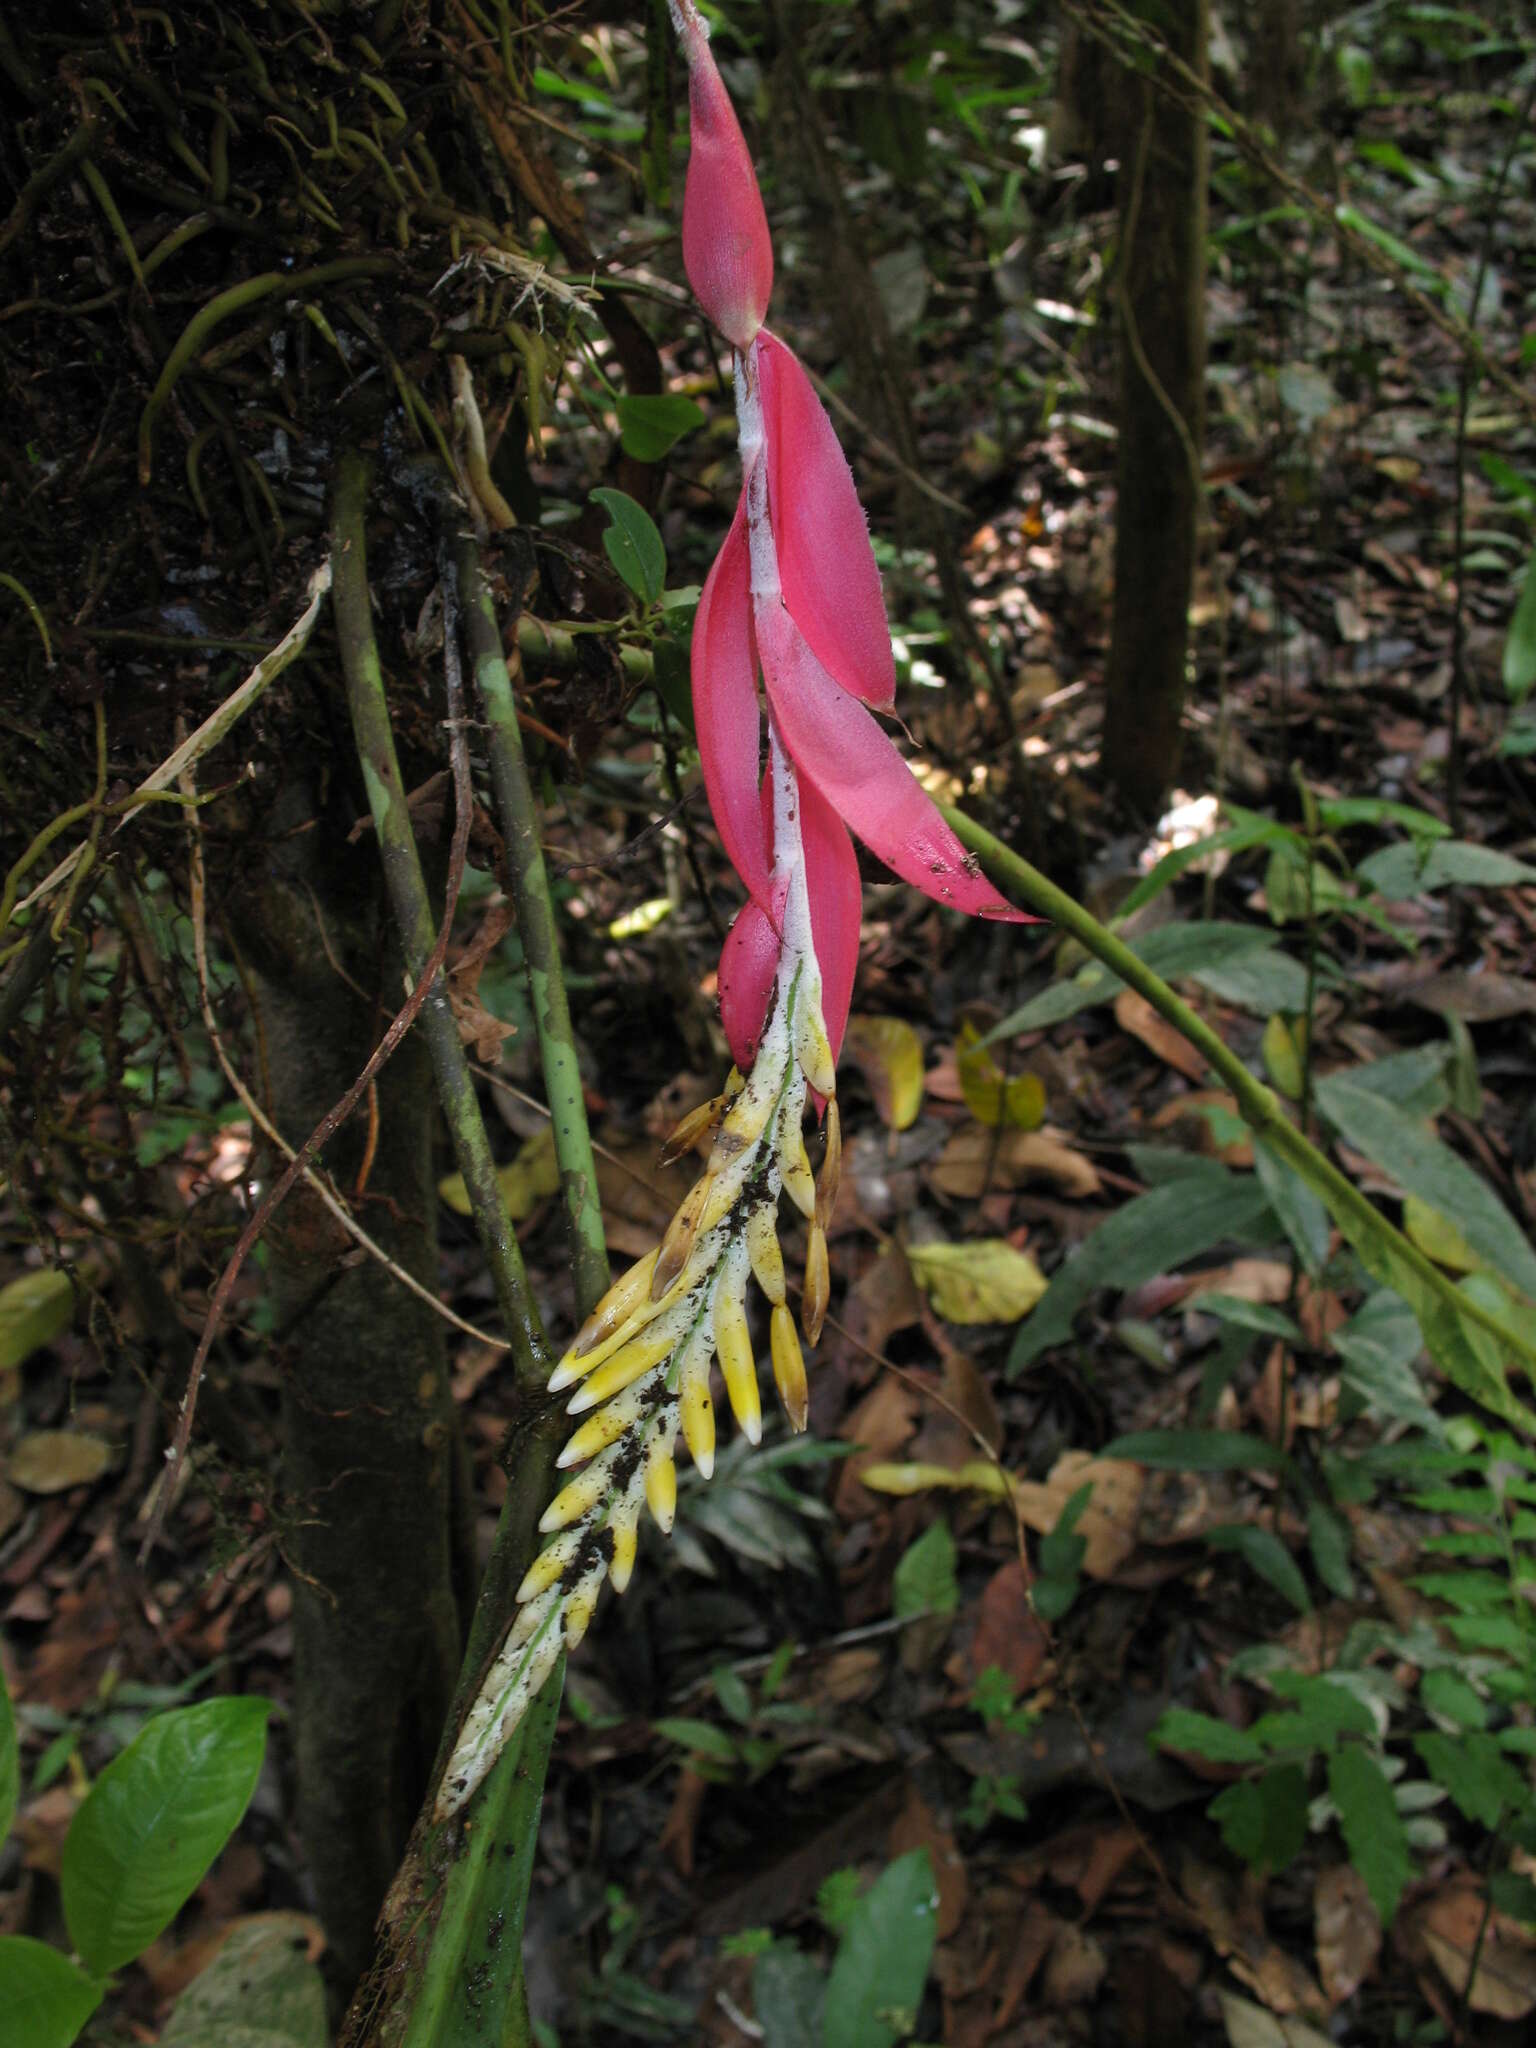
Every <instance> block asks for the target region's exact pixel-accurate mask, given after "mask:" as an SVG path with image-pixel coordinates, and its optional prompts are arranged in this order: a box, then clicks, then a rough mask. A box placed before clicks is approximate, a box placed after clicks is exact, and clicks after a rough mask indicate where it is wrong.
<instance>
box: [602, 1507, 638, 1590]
mask: <svg viewBox="0 0 1536 2048" xmlns="http://www.w3.org/2000/svg"><path fill="white" fill-rule="evenodd" d="M610 1526H611V1528H612V1532H613V1555H612V1556H611V1557H610V1558H609V1560H608V1576H609V1578H610V1579H611V1580H612V1581H613V1590H614V1591H615V1593H622V1592H623V1591H624V1588H625V1587H626V1586H627V1585H628V1584H629V1579H630V1574H631V1572H633V1570H634V1568H635V1550H636V1547H637V1545H638V1542H639V1535H640V1532H639V1530H638V1529H637V1527H636V1526H635V1523H634V1521H633V1519H629V1520H625V1521H622V1522H617V1521H616V1522H614V1523H612V1524H611V1525H610Z"/></svg>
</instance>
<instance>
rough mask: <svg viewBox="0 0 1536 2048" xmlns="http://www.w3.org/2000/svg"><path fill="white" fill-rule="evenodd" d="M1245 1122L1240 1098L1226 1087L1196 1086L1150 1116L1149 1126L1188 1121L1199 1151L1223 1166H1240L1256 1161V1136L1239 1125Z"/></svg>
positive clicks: (1159, 1128)
mask: <svg viewBox="0 0 1536 2048" xmlns="http://www.w3.org/2000/svg"><path fill="white" fill-rule="evenodd" d="M1213 1116H1214V1118H1215V1121H1214V1122H1213ZM1241 1123H1242V1119H1241V1117H1239V1115H1238V1113H1237V1102H1236V1100H1235V1098H1234V1097H1232V1096H1231V1095H1229V1094H1228V1093H1227V1092H1226V1090H1225V1089H1224V1088H1193V1089H1190V1090H1189V1091H1188V1092H1187V1093H1186V1094H1184V1095H1175V1096H1174V1098H1173V1100H1172V1101H1171V1102H1165V1103H1164V1104H1163V1106H1162V1108H1161V1109H1160V1110H1158V1112H1157V1113H1156V1115H1155V1116H1151V1117H1149V1118H1148V1119H1147V1125H1148V1128H1149V1129H1150V1130H1154V1131H1166V1130H1168V1129H1169V1128H1171V1127H1172V1126H1173V1125H1175V1124H1187V1126H1188V1129H1189V1131H1190V1134H1191V1136H1192V1137H1193V1138H1194V1140H1195V1143H1196V1147H1197V1149H1198V1150H1199V1151H1201V1152H1203V1153H1205V1154H1206V1155H1207V1156H1208V1157H1210V1158H1212V1159H1219V1160H1220V1161H1221V1163H1222V1165H1223V1166H1232V1167H1237V1168H1239V1169H1241V1168H1245V1167H1250V1166H1252V1164H1253V1140H1252V1139H1251V1138H1250V1137H1249V1136H1248V1135H1247V1133H1246V1132H1245V1131H1243V1130H1242V1129H1240V1128H1239V1126H1240V1125H1241ZM1218 1126H1219V1128H1220V1130H1221V1133H1222V1135H1221V1136H1220V1137H1218V1136H1217V1128H1218Z"/></svg>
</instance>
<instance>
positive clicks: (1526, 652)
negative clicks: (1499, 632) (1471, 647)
mask: <svg viewBox="0 0 1536 2048" xmlns="http://www.w3.org/2000/svg"><path fill="white" fill-rule="evenodd" d="M1533 688H1536V550H1533V551H1532V554H1531V559H1530V561H1529V562H1528V563H1527V564H1526V570H1525V580H1524V582H1523V583H1522V584H1521V585H1520V601H1519V603H1518V604H1517V605H1516V606H1515V615H1514V617H1513V618H1512V619H1511V620H1510V622H1509V638H1508V639H1507V640H1506V641H1505V642H1504V690H1505V694H1506V695H1507V696H1508V697H1509V698H1510V700H1511V702H1513V703H1515V704H1520V703H1523V702H1524V700H1525V699H1526V698H1527V697H1529V695H1530V694H1531V691H1532V689H1533Z"/></svg>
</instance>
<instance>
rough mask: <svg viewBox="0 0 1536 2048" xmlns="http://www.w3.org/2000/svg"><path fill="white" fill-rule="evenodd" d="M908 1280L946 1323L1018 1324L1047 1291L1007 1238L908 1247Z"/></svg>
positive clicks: (1027, 1260) (1035, 1269) (1036, 1269)
mask: <svg viewBox="0 0 1536 2048" xmlns="http://www.w3.org/2000/svg"><path fill="white" fill-rule="evenodd" d="M907 1264H908V1265H909V1266H910V1267H911V1268H912V1278H913V1279H914V1280H915V1281H916V1282H917V1284H918V1286H919V1287H920V1288H921V1289H922V1291H923V1293H924V1294H926V1295H927V1297H928V1299H929V1301H930V1302H932V1304H933V1306H934V1309H935V1310H936V1311H937V1313H938V1314H939V1315H941V1316H943V1317H944V1319H945V1321H946V1322H950V1323H1016V1322H1017V1321H1018V1320H1019V1318H1020V1316H1025V1315H1028V1313H1029V1311H1030V1310H1031V1309H1032V1308H1033V1307H1034V1305H1035V1303H1036V1302H1037V1301H1039V1299H1040V1298H1041V1296H1042V1295H1043V1294H1044V1293H1045V1291H1046V1279H1045V1275H1044V1274H1043V1273H1042V1272H1041V1270H1040V1268H1039V1266H1038V1265H1036V1263H1035V1261H1034V1260H1033V1259H1032V1258H1031V1257H1030V1255H1029V1253H1028V1252H1021V1251H1019V1250H1018V1249H1017V1248H1016V1247H1015V1246H1013V1245H1011V1244H1009V1243H1008V1241H1007V1239H1006V1238H1001V1237H979V1238H970V1239H968V1240H966V1241H965V1242H964V1243H961V1244H909V1245H908V1246H907Z"/></svg>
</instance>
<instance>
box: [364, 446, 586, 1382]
mask: <svg viewBox="0 0 1536 2048" xmlns="http://www.w3.org/2000/svg"><path fill="white" fill-rule="evenodd" d="M368 470H369V465H368V461H367V458H366V457H365V456H363V455H361V454H359V453H357V452H356V451H348V453H346V454H345V455H343V457H342V459H341V468H340V472H339V475H338V477H337V483H336V500H335V505H334V508H333V511H332V520H331V561H332V575H333V589H332V600H333V603H334V605H335V611H336V639H337V645H338V647H339V649H340V653H341V667H342V674H343V676H344V678H345V681H346V690H347V705H348V709H349V710H350V712H351V714H352V730H353V733H354V735H355V737H356V740H357V750H358V756H359V758H360V760H361V762H362V769H363V781H364V784H365V785H366V788H367V791H368V807H369V809H370V811H371V812H372V813H373V822H374V827H375V829H376V831H377V832H378V835H379V851H380V854H381V855H382V857H383V862H384V881H385V886H386V887H387V889H388V891H389V899H390V903H391V905H392V907H393V910H394V915H395V923H396V926H397V928H398V930H399V934H400V943H401V946H402V948H403V950H404V953H405V963H406V967H407V969H408V971H409V972H410V973H411V974H412V975H415V974H419V973H420V971H421V969H422V967H423V965H424V964H425V962H426V960H427V958H428V956H429V954H430V953H431V951H432V946H433V941H434V939H435V938H436V930H435V926H434V922H433V917H432V906H431V902H430V899H429V898H428V895H427V884H426V877H425V876H424V875H423V873H422V869H421V857H420V855H419V854H418V852H417V850H416V836H415V833H414V832H413V831H412V829H411V814H410V811H409V808H408V807H407V804H406V800H405V785H404V783H403V782H402V781H401V778H400V763H399V760H398V759H397V757H396V754H395V740H394V734H393V732H392V731H391V729H390V723H389V705H388V702H387V700H386V697H385V694H384V674H383V670H382V668H381V667H380V664H379V650H378V644H377V642H376V641H375V639H374V635H373V617H372V612H371V609H370V601H369V595H368V555H367V547H366V543H365V539H364V519H363V513H364V507H365V505H366V501H367V495H368ZM421 1021H422V1026H423V1028H424V1030H425V1031H426V1034H427V1042H428V1045H429V1046H430V1048H431V1052H432V1065H433V1071H434V1072H435V1074H436V1076H437V1090H438V1096H439V1099H440V1100H441V1102H442V1107H443V1115H444V1118H445V1119H446V1121H447V1124H448V1135H449V1138H450V1140H451V1141H452V1144H453V1152H454V1159H455V1162H456V1163H457V1165H458V1169H459V1172H460V1173H461V1174H462V1175H463V1178H464V1186H465V1188H466V1189H467V1191H468V1194H469V1199H470V1206H471V1209H472V1212H473V1215H474V1219H475V1228H476V1230H477V1231H478V1233H479V1236H480V1243H481V1247H482V1249H483V1250H484V1252H485V1256H486V1261H487V1263H488V1265H489V1266H490V1269H491V1277H492V1280H493V1282H494V1284H495V1288H496V1299H497V1303H498V1305H499V1306H500V1309H501V1313H502V1318H503V1321H504V1322H505V1324H506V1330H507V1337H508V1341H509V1342H510V1344H511V1347H512V1355H513V1359H514V1361H515V1363H516V1366H517V1371H518V1375H519V1377H520V1378H521V1379H522V1380H523V1381H524V1382H526V1383H527V1384H529V1385H531V1386H532V1385H537V1386H540V1387H542V1385H543V1382H544V1380H545V1378H546V1377H547V1374H548V1370H549V1367H548V1360H547V1356H546V1346H545V1339H544V1331H543V1326H542V1324H541V1323H540V1321H539V1313H538V1310H537V1308H536V1307H535V1306H534V1301H533V1296H532V1294H531V1293H530V1292H529V1289H528V1276H527V1274H526V1272H525V1271H524V1269H523V1255H522V1252H521V1251H520V1250H519V1248H518V1242H517V1237H516V1235H515V1233H514V1231H513V1228H512V1219H511V1218H510V1216H509V1215H508V1214H507V1204H506V1198H505V1197H504V1196H503V1194H502V1192H501V1187H500V1184H499V1183H498V1181H497V1179H496V1162H495V1160H494V1159H493V1157H492V1156H491V1146H490V1140H489V1139H488V1138H487V1136H486V1131H485V1122H484V1119H483V1118H482V1116H481V1114H480V1104H479V1101H478V1099H477V1098H476V1095H475V1084H474V1078H473V1076H472V1075H471V1073H470V1070H469V1061H468V1058H467V1057H466V1055H465V1052H464V1046H463V1042H462V1041H461V1039H460V1037H459V1027H458V1025H457V1023H456V1022H455V1020H454V1015H453V1011H452V1009H451V1007H450V1005H449V1002H448V994H447V990H446V988H445V987H444V986H442V985H441V983H440V984H439V986H438V987H437V988H435V989H433V990H432V991H431V993H430V994H429V995H428V997H427V1000H426V1002H425V1004H424V1005H423V1008H422V1012H421Z"/></svg>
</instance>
